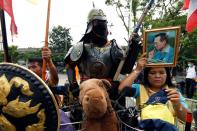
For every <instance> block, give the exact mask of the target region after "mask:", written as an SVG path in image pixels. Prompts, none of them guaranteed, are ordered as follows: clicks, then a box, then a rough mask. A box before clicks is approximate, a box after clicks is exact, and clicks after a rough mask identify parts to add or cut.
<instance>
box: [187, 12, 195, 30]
mask: <svg viewBox="0 0 197 131" xmlns="http://www.w3.org/2000/svg"><path fill="white" fill-rule="evenodd" d="M196 27H197V9H196V10H195V11H194V12H193V13H192V14H191V16H190V17H189V18H188V20H187V24H186V31H187V32H192V31H193V30H194V29H195V28H196Z"/></svg>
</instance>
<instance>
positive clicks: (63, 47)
mask: <svg viewBox="0 0 197 131" xmlns="http://www.w3.org/2000/svg"><path fill="white" fill-rule="evenodd" d="M69 31H70V29H67V28H64V27H62V26H60V25H59V26H57V27H53V29H52V31H51V32H50V33H49V47H50V48H51V50H52V52H53V53H66V52H67V51H68V50H69V48H70V47H71V41H72V37H71V36H70V32H69Z"/></svg>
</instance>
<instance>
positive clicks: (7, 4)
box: [0, 0, 18, 35]
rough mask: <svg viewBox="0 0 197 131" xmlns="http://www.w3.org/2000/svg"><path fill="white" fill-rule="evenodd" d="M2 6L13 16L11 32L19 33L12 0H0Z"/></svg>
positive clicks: (0, 6)
mask: <svg viewBox="0 0 197 131" xmlns="http://www.w3.org/2000/svg"><path fill="white" fill-rule="evenodd" d="M0 8H1V9H2V10H4V11H6V12H7V13H8V15H9V16H10V17H11V24H10V30H11V34H12V35H14V34H17V33H18V32H17V26H16V23H15V20H14V14H13V11H12V0H0Z"/></svg>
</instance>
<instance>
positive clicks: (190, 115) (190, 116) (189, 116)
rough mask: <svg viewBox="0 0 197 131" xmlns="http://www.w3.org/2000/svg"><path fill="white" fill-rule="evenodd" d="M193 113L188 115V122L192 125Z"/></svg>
mask: <svg viewBox="0 0 197 131" xmlns="http://www.w3.org/2000/svg"><path fill="white" fill-rule="evenodd" d="M192 119H193V118H192V113H187V116H186V122H189V123H192Z"/></svg>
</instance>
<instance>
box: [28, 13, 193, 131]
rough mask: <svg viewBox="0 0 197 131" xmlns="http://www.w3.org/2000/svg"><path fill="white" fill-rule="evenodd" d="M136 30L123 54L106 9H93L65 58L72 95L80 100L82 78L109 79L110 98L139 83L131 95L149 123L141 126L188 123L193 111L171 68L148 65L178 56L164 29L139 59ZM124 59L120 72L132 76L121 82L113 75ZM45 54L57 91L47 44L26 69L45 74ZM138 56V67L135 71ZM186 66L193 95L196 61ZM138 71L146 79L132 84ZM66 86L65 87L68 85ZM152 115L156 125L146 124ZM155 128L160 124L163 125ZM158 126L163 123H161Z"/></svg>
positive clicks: (49, 76) (59, 100)
mask: <svg viewBox="0 0 197 131" xmlns="http://www.w3.org/2000/svg"><path fill="white" fill-rule="evenodd" d="M132 35H133V37H132V40H131V41H130V42H131V43H132V44H131V45H132V46H130V47H129V53H128V55H127V58H124V51H123V50H122V49H121V47H119V46H118V44H117V43H116V41H115V40H114V39H113V40H108V28H107V18H106V15H105V13H104V12H103V11H102V10H101V9H92V10H91V11H90V13H89V15H88V21H87V28H86V31H85V34H84V36H83V37H82V38H81V40H80V41H79V42H78V43H77V44H74V45H73V46H72V47H71V48H70V50H69V51H68V53H67V54H66V56H65V59H64V63H65V67H66V70H67V71H66V72H67V75H68V81H69V91H70V92H71V93H72V97H73V98H74V100H77V98H78V95H79V86H80V83H81V82H83V81H85V80H88V79H91V78H98V79H106V80H108V81H109V82H110V83H111V85H112V88H110V90H109V91H108V93H109V97H110V99H112V100H116V99H117V98H119V96H120V95H121V92H122V91H123V90H124V89H125V88H127V89H128V90H127V91H133V90H130V89H133V88H135V93H133V94H134V95H133V97H135V98H136V100H137V102H136V104H137V108H138V109H139V110H140V118H141V122H144V123H146V126H139V127H141V128H143V129H150V126H152V125H153V123H160V124H161V123H165V127H167V129H169V128H172V129H175V130H176V128H175V127H174V126H173V125H175V119H176V118H178V119H180V120H182V121H184V122H185V121H186V115H187V113H188V112H189V109H188V106H187V103H186V102H185V98H184V96H183V95H182V94H181V92H180V91H179V90H178V89H177V88H176V86H175V85H174V84H172V79H171V74H170V69H169V68H168V67H146V64H147V62H148V60H150V59H156V60H159V61H165V62H169V63H171V62H172V59H173V57H174V56H172V54H170V52H172V51H171V50H173V48H172V47H170V46H169V45H167V38H166V37H167V36H166V34H165V33H160V34H157V35H156V36H155V40H154V44H155V49H154V50H152V51H151V52H149V53H148V54H146V53H145V54H142V55H141V57H139V58H137V57H138V53H139V51H140V49H141V45H140V44H139V42H140V41H139V40H140V39H139V36H138V35H137V34H132ZM147 55H148V59H147V57H146V56H147ZM123 58H124V59H126V61H125V64H124V66H123V68H122V70H121V74H128V75H127V77H125V78H124V79H123V80H121V81H120V82H117V81H114V80H113V77H114V75H115V73H116V71H117V68H118V66H119V63H120V61H121V60H122V59H123ZM42 59H44V60H45V61H46V65H47V70H48V73H47V77H46V79H45V80H44V81H45V82H46V83H47V84H48V86H49V87H50V88H51V90H54V89H53V88H56V86H57V85H58V72H57V69H56V67H55V65H54V64H53V61H52V52H51V50H50V49H49V48H48V47H43V49H42V58H39V59H35V58H32V59H29V60H28V68H29V69H30V70H32V71H33V72H34V73H36V74H37V75H38V76H39V77H42ZM136 61H137V65H136V68H135V69H134V70H132V69H133V65H134V63H135V62H136ZM76 67H78V69H79V74H80V83H79V82H78V81H77V79H76V70H75V68H76ZM186 71H187V75H186V95H187V97H188V98H192V96H193V94H194V90H195V88H194V86H195V83H196V81H195V78H196V71H195V65H194V64H193V63H192V62H188V68H187V70H186ZM140 74H143V78H142V80H141V81H140V82H139V83H134V81H135V80H136V79H137V78H138V76H139V75H140ZM62 88H64V86H62ZM65 88H67V87H65ZM62 90H63V91H66V90H65V89H62ZM55 96H56V100H57V103H58V105H59V108H60V111H61V123H62V122H63V121H64V122H65V119H66V120H67V122H68V123H69V122H70V120H69V119H68V118H67V116H65V114H64V113H63V114H62V110H61V108H62V105H64V104H66V103H64V100H63V99H62V98H63V97H62V96H60V95H55ZM123 105H124V104H123ZM155 106H156V107H155ZM151 120H154V121H153V122H152V125H150V124H148V123H149V122H150V121H151ZM147 121H148V122H147ZM140 124H142V123H140ZM151 128H152V127H151ZM155 128H158V129H159V127H155ZM160 128H164V127H162V126H160ZM60 130H61V131H66V130H69V131H72V130H74V127H73V126H72V125H71V126H69V127H63V126H62V127H61V126H60Z"/></svg>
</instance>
